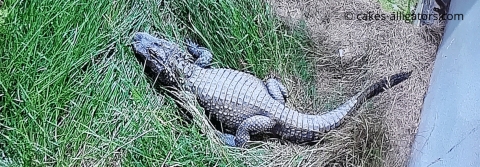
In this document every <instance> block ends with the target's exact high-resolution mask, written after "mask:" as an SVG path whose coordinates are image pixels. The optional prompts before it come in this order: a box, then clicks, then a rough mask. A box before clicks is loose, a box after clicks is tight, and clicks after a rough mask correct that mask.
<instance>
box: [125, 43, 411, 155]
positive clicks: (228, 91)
mask: <svg viewBox="0 0 480 167" xmlns="http://www.w3.org/2000/svg"><path fill="white" fill-rule="evenodd" d="M133 42H134V44H133V49H134V51H135V55H136V56H137V58H138V60H139V61H140V62H141V63H143V64H144V65H145V67H146V68H145V70H146V72H147V74H149V75H150V77H152V78H153V79H155V81H156V82H157V81H158V82H159V83H160V84H162V85H164V86H175V87H182V88H184V89H185V90H187V91H190V92H192V93H194V94H195V95H196V97H197V99H198V101H199V104H200V105H201V106H202V107H204V108H205V110H206V111H207V112H208V114H209V115H211V116H213V118H214V119H216V120H218V121H219V122H221V123H222V125H223V127H224V128H226V129H230V130H232V131H233V132H235V135H234V136H232V135H230V134H221V133H219V135H220V137H221V138H222V139H223V140H224V142H225V143H226V144H227V145H230V146H238V147H244V146H245V143H246V142H247V141H249V140H250V135H254V134H258V133H273V134H276V135H279V136H281V137H282V138H283V139H286V140H289V141H292V142H296V143H303V142H310V141H315V140H317V139H319V137H320V135H321V134H322V133H324V132H327V131H329V130H331V129H333V128H336V127H338V126H339V125H340V124H341V122H342V120H343V119H344V117H345V116H346V115H347V114H349V113H351V112H352V111H354V110H355V109H356V108H358V107H359V106H360V105H361V104H362V103H363V102H365V100H367V99H369V98H371V97H373V96H375V95H377V94H378V93H380V92H382V91H384V90H385V89H387V88H389V87H392V86H394V85H396V84H398V83H400V82H402V81H403V80H405V79H407V78H408V77H409V76H410V74H411V72H408V73H405V72H402V73H399V74H395V75H392V76H391V77H389V78H387V79H384V80H381V81H379V82H377V83H376V84H373V85H372V86H370V87H368V88H367V89H365V90H364V91H362V92H359V93H357V94H356V95H355V96H353V97H352V98H350V99H349V100H348V101H347V102H345V103H344V104H342V105H341V106H340V107H338V108H337V109H335V110H332V111H330V112H327V113H325V114H321V115H309V114H302V113H299V112H297V111H295V110H293V109H290V108H288V107H286V106H285V104H284V103H285V98H286V97H287V92H286V89H285V86H283V85H282V84H281V83H280V82H279V81H277V80H275V79H273V78H270V79H268V80H267V81H266V82H265V83H264V82H263V81H262V80H260V79H258V78H257V77H255V76H253V75H250V74H247V73H244V72H240V71H236V70H232V69H211V68H202V67H207V66H208V65H209V63H210V60H211V59H212V54H211V53H210V52H209V51H208V50H207V49H206V48H203V47H198V45H196V44H194V43H193V42H190V41H187V44H188V48H187V50H188V52H189V53H190V54H192V55H193V57H195V58H197V60H196V61H195V62H192V61H191V60H190V59H189V55H188V54H187V53H186V52H184V51H182V50H181V49H180V47H179V46H177V45H176V44H174V43H172V42H169V41H167V40H164V39H159V38H155V37H153V36H151V35H149V34H147V33H136V34H135V36H134V38H133Z"/></svg>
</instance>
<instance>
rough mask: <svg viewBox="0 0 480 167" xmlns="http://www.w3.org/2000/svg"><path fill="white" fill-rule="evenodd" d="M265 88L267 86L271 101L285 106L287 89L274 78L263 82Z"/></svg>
mask: <svg viewBox="0 0 480 167" xmlns="http://www.w3.org/2000/svg"><path fill="white" fill-rule="evenodd" d="M265 86H267V90H268V93H270V96H272V97H273V99H275V100H277V101H279V102H280V103H282V104H285V101H286V99H287V98H288V92H287V88H286V87H285V86H284V85H283V84H282V83H281V82H280V81H279V80H277V79H276V78H273V77H271V78H268V79H267V81H265Z"/></svg>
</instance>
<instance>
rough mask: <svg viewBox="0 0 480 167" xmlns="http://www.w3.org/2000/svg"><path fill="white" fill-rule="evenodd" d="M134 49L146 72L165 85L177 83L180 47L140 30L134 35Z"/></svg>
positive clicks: (155, 81)
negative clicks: (176, 71)
mask: <svg viewBox="0 0 480 167" xmlns="http://www.w3.org/2000/svg"><path fill="white" fill-rule="evenodd" d="M133 50H134V52H135V56H136V57H137V60H138V61H139V62H140V63H142V64H143V65H144V67H145V72H146V73H147V74H148V75H149V76H150V77H151V78H152V79H154V83H157V82H159V83H160V84H162V85H165V86H173V85H174V84H175V82H174V81H175V79H176V73H175V70H176V69H175V68H176V65H175V63H178V61H179V60H180V59H179V58H180V57H181V52H180V51H179V48H178V46H177V45H175V44H174V43H172V42H170V41H167V40H165V39H159V38H156V37H154V36H152V35H150V34H148V33H144V32H138V33H135V35H134V36H133Z"/></svg>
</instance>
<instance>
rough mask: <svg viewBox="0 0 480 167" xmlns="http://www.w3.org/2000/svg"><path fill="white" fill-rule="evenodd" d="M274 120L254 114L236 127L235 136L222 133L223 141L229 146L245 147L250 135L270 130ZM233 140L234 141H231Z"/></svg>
mask: <svg viewBox="0 0 480 167" xmlns="http://www.w3.org/2000/svg"><path fill="white" fill-rule="evenodd" d="M275 124H276V122H275V121H274V120H272V119H270V118H269V117H266V116H261V115H255V116H252V117H250V118H247V119H246V120H244V121H243V122H242V123H241V124H240V126H239V127H238V129H237V132H236V134H235V137H233V138H232V137H231V136H229V135H228V134H224V140H225V139H226V140H225V141H224V142H225V143H226V144H228V145H230V146H233V145H234V146H236V147H245V143H247V141H249V140H250V135H255V134H259V133H264V132H271V131H272V128H273V127H274V126H275ZM232 140H234V141H232Z"/></svg>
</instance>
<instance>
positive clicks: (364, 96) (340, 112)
mask: <svg viewBox="0 0 480 167" xmlns="http://www.w3.org/2000/svg"><path fill="white" fill-rule="evenodd" d="M411 74H412V71H409V72H400V73H398V74H395V75H392V76H390V77H388V78H385V79H382V80H380V81H378V82H376V83H374V84H373V85H371V86H369V87H368V88H367V89H365V90H364V91H362V92H359V93H357V94H356V95H355V96H353V97H352V98H350V99H349V100H348V101H346V102H345V103H343V104H342V105H340V106H339V107H337V108H336V109H334V110H332V111H330V112H327V113H325V114H321V115H316V116H317V117H318V120H324V122H323V123H321V125H323V126H320V128H319V129H318V130H319V131H323V132H326V131H329V130H331V129H333V128H336V127H338V126H340V124H341V123H342V122H343V119H344V118H345V116H346V115H348V114H351V113H352V112H354V111H355V110H357V109H358V107H360V106H361V105H362V104H363V103H365V101H367V100H368V99H370V98H372V97H374V96H376V95H378V94H379V93H381V92H384V91H385V90H386V89H388V88H391V87H393V86H395V85H397V84H399V83H401V82H402V81H404V80H406V79H408V78H409V77H410V75H411Z"/></svg>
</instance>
